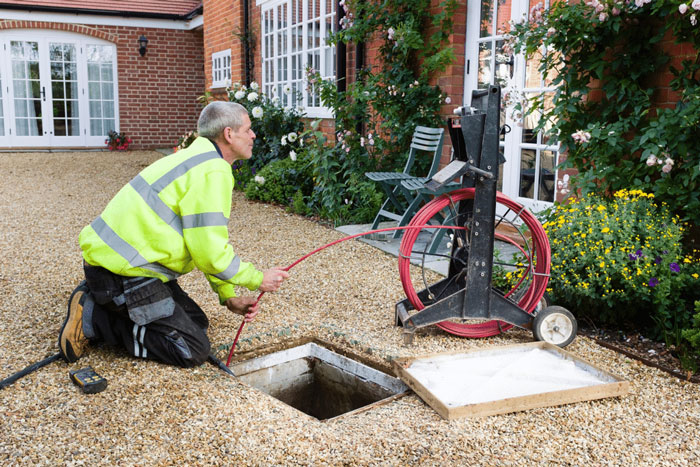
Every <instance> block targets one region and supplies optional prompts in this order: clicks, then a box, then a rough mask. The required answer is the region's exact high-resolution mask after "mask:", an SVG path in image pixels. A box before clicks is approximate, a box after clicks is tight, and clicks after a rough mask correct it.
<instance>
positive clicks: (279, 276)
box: [258, 268, 289, 292]
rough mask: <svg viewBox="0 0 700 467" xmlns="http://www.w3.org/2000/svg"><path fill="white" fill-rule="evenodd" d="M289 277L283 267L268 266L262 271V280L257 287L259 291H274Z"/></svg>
mask: <svg viewBox="0 0 700 467" xmlns="http://www.w3.org/2000/svg"><path fill="white" fill-rule="evenodd" d="M288 277H289V273H288V272H287V271H285V270H284V268H270V269H268V270H267V271H265V272H263V281H262V284H260V287H258V290H260V291H261V292H274V291H276V290H277V289H279V288H280V286H281V285H282V282H284V280H285V279H287V278H288Z"/></svg>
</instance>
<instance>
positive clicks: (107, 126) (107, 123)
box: [102, 119, 117, 135]
mask: <svg viewBox="0 0 700 467" xmlns="http://www.w3.org/2000/svg"><path fill="white" fill-rule="evenodd" d="M116 128H117V127H116V126H115V125H114V120H110V119H105V120H104V123H103V127H102V129H103V130H104V134H105V135H106V134H107V133H109V132H110V131H112V130H114V129H116Z"/></svg>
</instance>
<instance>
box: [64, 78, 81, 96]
mask: <svg viewBox="0 0 700 467" xmlns="http://www.w3.org/2000/svg"><path fill="white" fill-rule="evenodd" d="M77 98H78V82H77V81H70V82H68V83H66V99H77Z"/></svg>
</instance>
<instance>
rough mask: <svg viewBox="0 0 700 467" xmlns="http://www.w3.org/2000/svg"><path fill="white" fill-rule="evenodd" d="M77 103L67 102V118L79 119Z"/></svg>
mask: <svg viewBox="0 0 700 467" xmlns="http://www.w3.org/2000/svg"><path fill="white" fill-rule="evenodd" d="M77 104H78V102H77V101H66V117H77V116H78V115H77V113H78V105H77Z"/></svg>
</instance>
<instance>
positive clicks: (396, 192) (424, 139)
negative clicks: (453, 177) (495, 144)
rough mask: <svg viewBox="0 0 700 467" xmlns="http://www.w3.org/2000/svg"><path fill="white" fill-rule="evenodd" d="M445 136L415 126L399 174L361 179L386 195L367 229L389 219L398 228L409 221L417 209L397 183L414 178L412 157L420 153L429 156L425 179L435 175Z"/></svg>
mask: <svg viewBox="0 0 700 467" xmlns="http://www.w3.org/2000/svg"><path fill="white" fill-rule="evenodd" d="M444 136H445V130H444V129H443V128H430V127H425V126H417V127H416V129H415V131H414V132H413V139H412V140H411V146H410V152H409V153H408V160H407V161H406V165H405V166H404V168H403V171H401V172H367V173H365V176H366V177H367V178H369V179H370V180H372V181H374V182H377V183H379V185H380V186H381V187H382V189H383V190H384V192H385V193H386V195H387V198H386V200H385V201H384V203H383V204H382V207H381V208H380V209H379V212H377V215H376V216H375V217H374V221H373V222H372V227H371V229H372V230H374V229H376V228H377V226H378V225H379V222H380V221H381V220H382V218H386V219H391V220H394V221H397V222H398V226H399V227H401V226H404V225H406V224H407V223H408V221H409V220H410V219H411V217H413V214H415V212H416V211H417V209H418V207H419V206H416V205H415V203H411V201H412V200H413V196H412V195H411V194H410V193H409V192H407V191H406V189H405V188H403V187H402V185H401V182H402V181H403V180H408V179H412V178H415V175H414V174H413V173H412V170H413V166H414V164H415V161H416V156H417V155H418V153H419V152H420V151H424V152H431V153H432V157H433V159H432V162H431V164H430V168H429V170H428V173H427V174H426V176H427V177H428V179H429V178H430V177H432V176H433V175H435V173H436V172H437V170H438V166H439V165H440V157H441V155H442V144H443V140H444ZM401 233H402V231H401V230H397V231H395V232H394V234H393V236H394V238H399V237H400V236H401Z"/></svg>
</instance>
